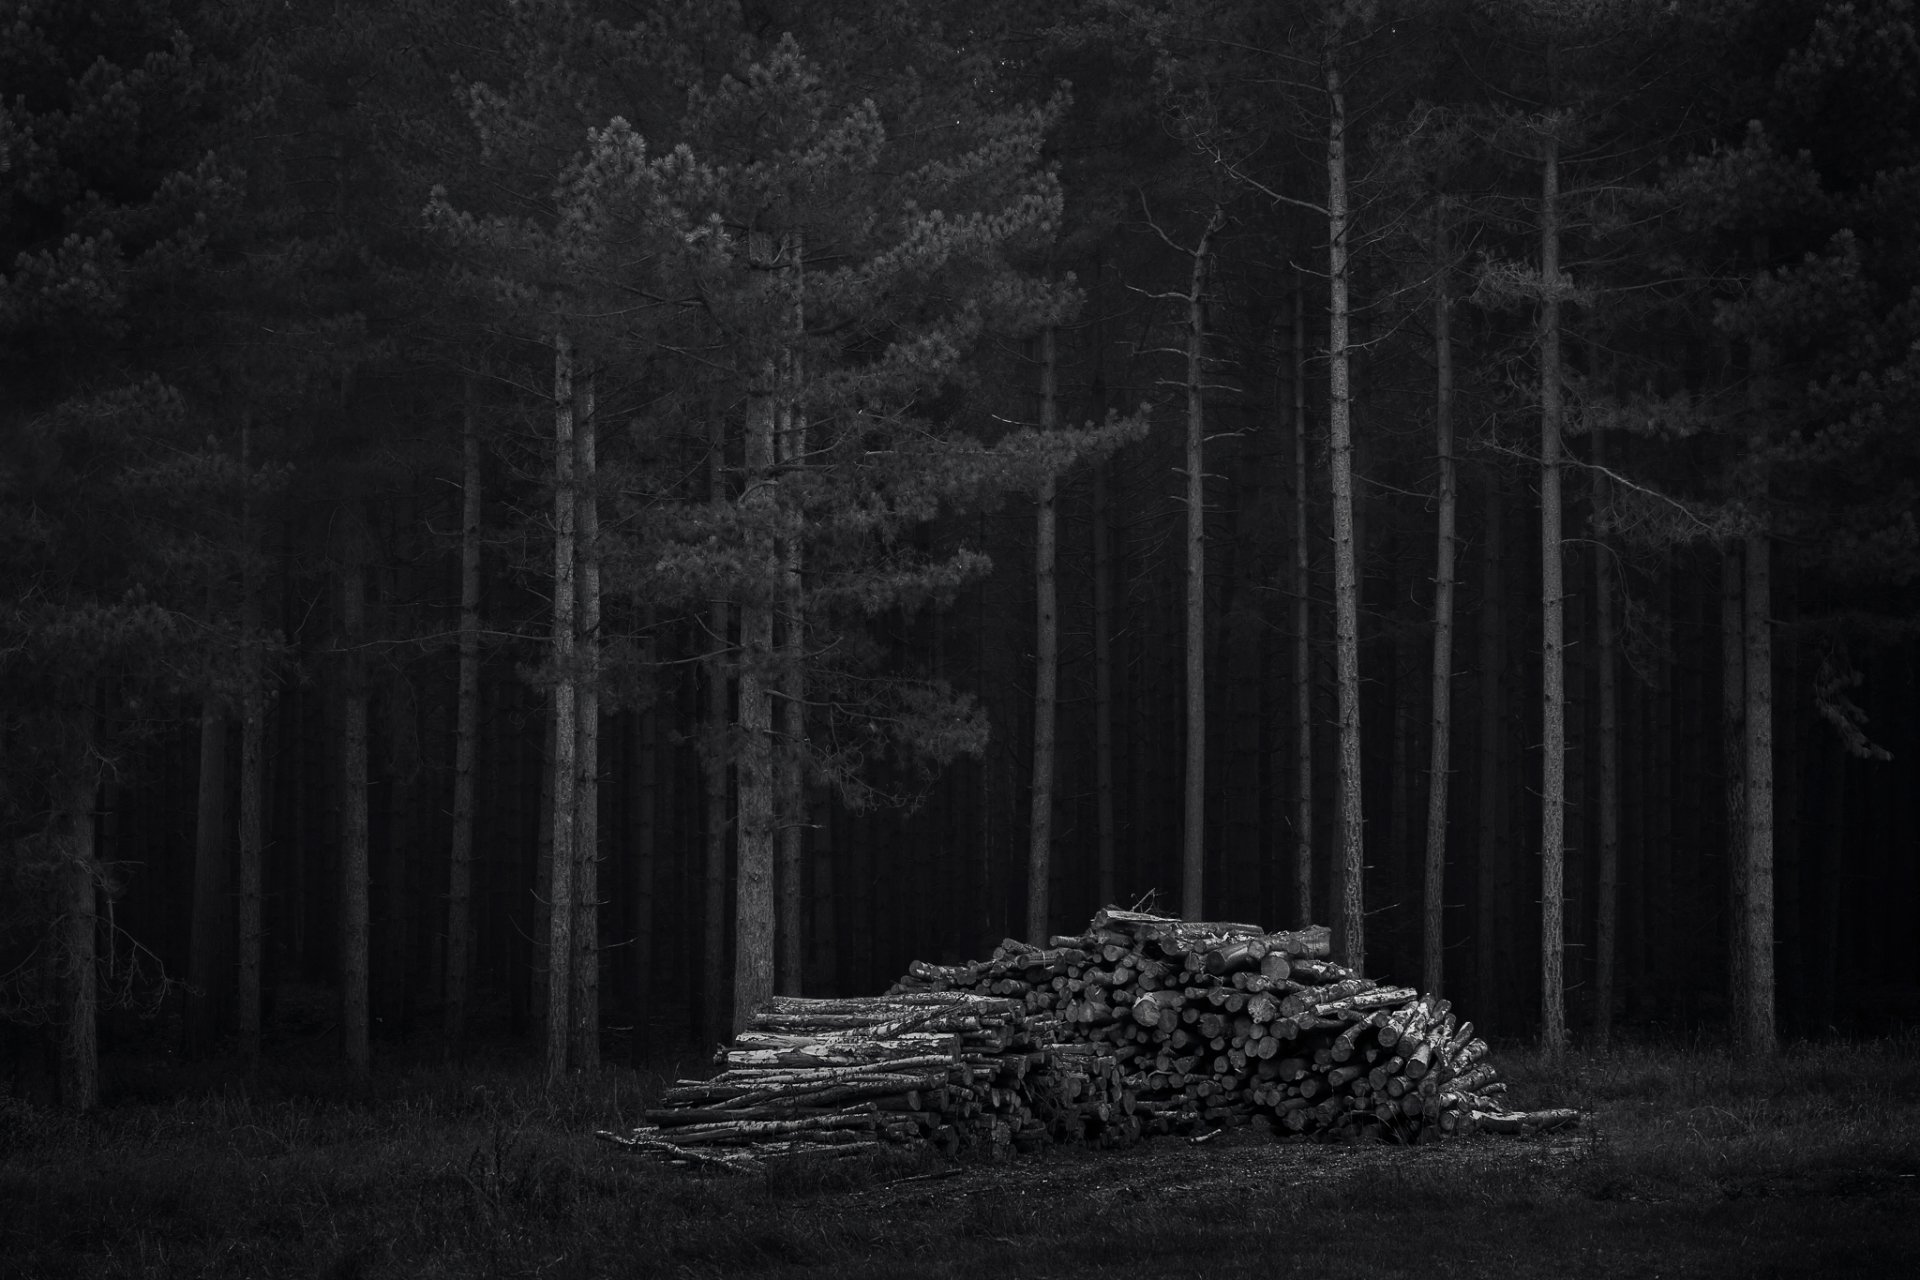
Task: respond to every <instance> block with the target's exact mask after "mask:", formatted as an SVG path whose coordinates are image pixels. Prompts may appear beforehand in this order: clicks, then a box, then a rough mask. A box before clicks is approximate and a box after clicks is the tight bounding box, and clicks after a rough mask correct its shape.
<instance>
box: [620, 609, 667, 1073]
mask: <svg viewBox="0 0 1920 1280" xmlns="http://www.w3.org/2000/svg"><path fill="white" fill-rule="evenodd" d="M636 612H637V613H638V614H639V615H640V616H641V618H642V626H643V627H644V631H643V633H642V635H641V637H640V669H641V671H643V672H644V673H645V674H646V678H647V679H648V680H650V681H653V682H655V684H654V692H653V693H652V695H651V697H650V698H649V699H648V701H647V704H646V705H645V706H644V707H642V708H641V709H640V710H639V711H637V712H635V713H634V716H633V740H632V743H631V744H630V752H629V755H628V760H629V762H630V766H631V768H632V775H633V776H632V778H631V780H630V782H629V786H628V794H629V795H630V796H631V797H632V806H633V807H632V809H631V810H630V811H629V814H628V857H629V858H630V859H631V864H630V865H631V873H630V874H631V883H630V892H629V894H628V898H627V911H628V931H629V933H630V935H631V937H632V939H633V941H632V942H631V944H630V946H631V948H632V955H631V956H630V957H629V959H628V965H629V968H628V982H629V985H630V986H631V987H632V989H633V1001H632V1012H631V1015H630V1016H631V1020H632V1022H633V1040H632V1042H631V1049H630V1051H629V1054H628V1061H629V1063H630V1065H633V1066H639V1065H640V1064H642V1063H644V1062H645V1061H646V1060H647V1050H648V1048H649V1045H648V1040H647V1026H648V1022H649V1015H650V1013H651V1012H652V1007H653V984H654V972H653V935H654V896H655V893H656V892H657V890H656V883H655V882H656V877H657V873H658V868H659V858H658V849H657V837H656V833H657V832H658V831H659V829H660V828H659V808H660V799H659V792H658V788H659V780H660V760H659V755H660V748H659V745H658V743H659V740H660V738H659V733H660V727H659V719H660V714H659V711H658V709H657V708H658V705H659V697H660V694H659V686H658V683H657V682H658V680H659V672H660V668H659V654H658V644H659V642H658V640H656V639H655V637H654V634H653V617H652V615H651V613H650V612H649V611H648V610H647V609H646V607H645V606H642V605H638V604H636Z"/></svg>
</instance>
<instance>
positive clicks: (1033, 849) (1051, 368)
mask: <svg viewBox="0 0 1920 1280" xmlns="http://www.w3.org/2000/svg"><path fill="white" fill-rule="evenodd" d="M1054 378H1055V355H1054V335H1053V326H1052V325H1048V326H1047V327H1046V328H1045V329H1042V330H1041V331H1040V429H1041V430H1042V431H1045V432H1051V431H1052V430H1053V429H1054V426H1055V416H1056V408H1057V406H1056V403H1055V381H1054ZM1055 514H1056V513H1055V510H1054V476H1053V473H1052V472H1051V471H1049V472H1048V473H1047V474H1046V475H1045V476H1044V477H1042V478H1041V481H1040V491H1039V493H1038V494H1037V495H1036V496H1035V499H1034V534H1033V596H1034V613H1035V619H1034V626H1035V631H1034V672H1033V786H1032V796H1033V805H1032V813H1031V815H1030V819H1029V822H1028V828H1027V941H1029V942H1031V943H1033V944H1034V945H1035V946H1039V947H1044V946H1045V945H1046V944H1047V891H1048V888H1049V887H1050V880H1051V877H1052V874H1053V713H1054V704H1055V700H1056V698H1057V695H1058V686H1059V678H1060V612H1059V610H1060V601H1059V594H1058V591H1057V589H1056V586H1055V582H1054V565H1055V561H1056V559H1057V548H1056V544H1055V538H1054V533H1055ZM1189 910H1191V908H1190V909H1189Z"/></svg>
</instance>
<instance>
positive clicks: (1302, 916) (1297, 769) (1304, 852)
mask: <svg viewBox="0 0 1920 1280" xmlns="http://www.w3.org/2000/svg"><path fill="white" fill-rule="evenodd" d="M1294 286H1295V287H1294V292H1293V735H1294V736H1293V744H1294V745H1293V752H1294V754H1293V768H1294V781H1293V786H1294V794H1293V894H1294V901H1295V902H1296V903H1297V904H1298V906H1297V908H1296V910H1297V913H1298V914H1297V916H1296V920H1297V922H1298V924H1299V925H1300V927H1301V928H1302V929H1304V928H1306V927H1307V926H1308V925H1310V924H1312V923H1313V643H1312V641H1313V633H1312V630H1311V626H1312V622H1313V611H1312V606H1311V603H1310V601H1309V599H1308V587H1309V585H1310V583H1309V580H1308V576H1307V569H1308V564H1309V556H1308V553H1307V493H1308V488H1307V483H1308V482H1307V290H1306V285H1305V283H1304V282H1303V281H1300V280H1295V281H1294Z"/></svg>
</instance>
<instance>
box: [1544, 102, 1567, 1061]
mask: <svg viewBox="0 0 1920 1280" xmlns="http://www.w3.org/2000/svg"><path fill="white" fill-rule="evenodd" d="M1559 194H1560V162H1559V150H1558V141H1557V139H1556V138H1555V137H1554V136H1553V135H1552V134H1551V133H1549V134H1548V136H1547V139H1546V159H1545V163H1544V164H1543V165H1542V166H1541V197H1540V277H1541V284H1542V289H1543V291H1544V292H1543V295H1542V298H1541V303H1540V608H1541V627H1540V685H1541V725H1542V734H1541V736H1542V745H1541V761H1540V775H1541V780H1540V987H1541V990H1540V999H1541V1008H1540V1041H1541V1045H1542V1047H1543V1048H1544V1049H1545V1051H1546V1053H1547V1055H1548V1057H1549V1058H1558V1057H1559V1055H1560V1054H1561V1053H1562V1052H1563V1051H1564V1049H1565V1047H1566V1037H1567V1014H1566V991H1565V985H1564V982H1563V978H1562V958H1563V956H1564V950H1563V943H1564V921H1563V919H1562V914H1561V908H1562V903H1563V901H1564V897H1565V894H1564V887H1563V883H1562V878H1563V874H1564V869H1565V851H1566V804H1567V791H1566V768H1567V691H1566V655H1565V652H1564V647H1563V646H1564V639H1563V634H1562V632H1563V626H1564V623H1563V611H1564V609H1565V607H1566V588H1565V584H1564V582H1563V570H1562V564H1561V537H1560V413H1561V408H1560V299H1559V295H1558V293H1557V290H1558V288H1559V283H1560V222H1559V208H1558V204H1559Z"/></svg>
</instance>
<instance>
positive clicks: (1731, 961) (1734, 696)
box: [1720, 541, 1752, 1025]
mask: <svg viewBox="0 0 1920 1280" xmlns="http://www.w3.org/2000/svg"><path fill="white" fill-rule="evenodd" d="M1745 595H1746V579H1745V568H1744V566H1743V564H1742V562H1741V545H1740V543H1738V542H1734V541H1728V542H1727V543H1725V544H1724V545H1723V546H1722V547H1721V549H1720V761H1721V786H1722V789H1723V790H1724V792H1725V808H1726V822H1727V844H1726V867H1727V1008H1728V1009H1730V1010H1732V1011H1733V1021H1734V1022H1735V1024H1736V1025H1737V1024H1738V1021H1739V1019H1740V1017H1741V1016H1742V1013H1741V1011H1742V1010H1745V1009H1746V1008H1748V1007H1749V1000H1748V995H1747V982H1748V980H1749V978H1750V977H1751V976H1752V974H1751V971H1750V970H1749V969H1748V967H1747V954H1748V951H1747V652H1746V619H1745V615H1744V607H1745Z"/></svg>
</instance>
